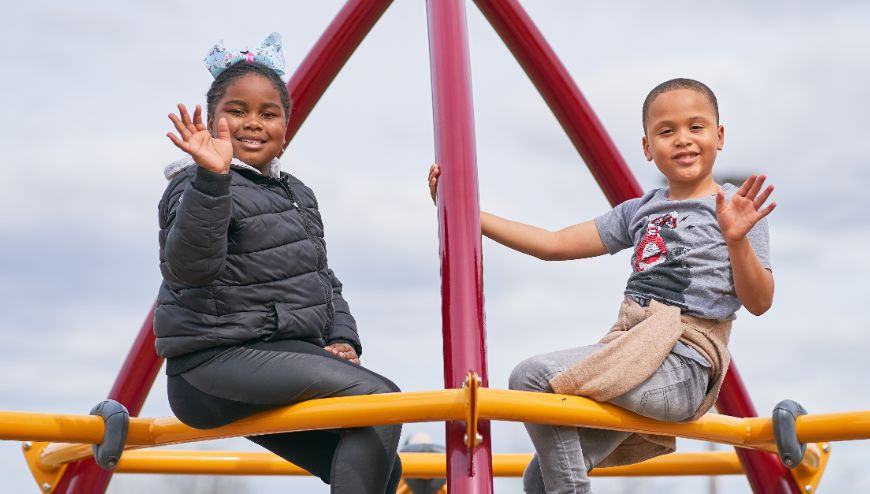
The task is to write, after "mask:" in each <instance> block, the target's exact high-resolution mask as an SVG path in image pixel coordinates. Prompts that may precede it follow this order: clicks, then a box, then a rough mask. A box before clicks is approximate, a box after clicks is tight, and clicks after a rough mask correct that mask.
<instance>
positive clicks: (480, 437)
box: [474, 432, 483, 444]
mask: <svg viewBox="0 0 870 494" xmlns="http://www.w3.org/2000/svg"><path fill="white" fill-rule="evenodd" d="M474 438H475V439H476V440H477V444H481V443H483V434H481V433H479V432H478V433H477V434H475V437H474Z"/></svg>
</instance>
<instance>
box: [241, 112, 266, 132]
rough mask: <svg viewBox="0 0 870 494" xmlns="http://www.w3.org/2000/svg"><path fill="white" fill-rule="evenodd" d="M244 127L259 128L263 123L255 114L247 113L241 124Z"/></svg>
mask: <svg viewBox="0 0 870 494" xmlns="http://www.w3.org/2000/svg"><path fill="white" fill-rule="evenodd" d="M243 125H244V126H245V128H246V129H261V128H263V124H262V123H261V122H260V119H259V118H258V117H257V116H255V115H249V116H248V118H246V119H245V122H244V124H243Z"/></svg>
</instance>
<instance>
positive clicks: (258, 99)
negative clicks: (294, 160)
mask: <svg viewBox="0 0 870 494" xmlns="http://www.w3.org/2000/svg"><path fill="white" fill-rule="evenodd" d="M221 118H226V119H227V124H228V125H229V127H230V139H231V140H232V143H233V156H235V157H236V158H238V159H240V160H242V161H243V162H245V163H247V164H249V165H251V166H253V167H256V168H257V169H259V170H260V171H261V172H263V174H264V175H268V174H269V163H270V162H271V161H272V158H274V157H276V156H278V154H279V153H280V152H281V151H282V150H283V149H284V135H285V133H286V132H287V118H286V116H285V114H284V107H283V106H282V105H281V96H280V95H279V94H278V90H276V89H275V87H274V86H273V85H272V83H271V82H270V81H269V80H268V79H266V78H265V77H263V76H260V75H257V74H248V75H245V76H242V77H240V78H239V79H238V80H236V81H235V82H233V83H232V84H231V85H230V86H229V87H227V90H226V92H225V93H224V95H223V97H222V98H221V99H220V101H218V103H217V106H216V107H215V114H214V115H210V116H209V117H208V127H209V129H210V130H211V131H212V134H213V135H217V130H216V129H217V122H218V120H219V119H221Z"/></svg>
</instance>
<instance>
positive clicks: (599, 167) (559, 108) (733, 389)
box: [475, 0, 800, 494]
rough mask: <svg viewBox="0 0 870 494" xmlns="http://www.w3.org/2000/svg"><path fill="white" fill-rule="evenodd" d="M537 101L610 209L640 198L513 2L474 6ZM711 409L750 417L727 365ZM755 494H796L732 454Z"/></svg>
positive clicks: (784, 481) (772, 471)
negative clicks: (548, 112) (589, 173)
mask: <svg viewBox="0 0 870 494" xmlns="http://www.w3.org/2000/svg"><path fill="white" fill-rule="evenodd" d="M475 3H476V4H477V6H478V7H479V8H480V10H481V12H483V15H484V16H485V17H486V18H487V20H489V22H490V24H492V26H493V28H494V29H495V30H496V31H497V32H498V34H499V36H501V38H502V40H503V41H504V42H505V44H506V45H507V47H508V48H509V49H510V51H511V53H513V55H514V57H516V59H517V61H518V62H519V63H520V65H521V66H522V67H523V70H525V71H526V74H527V75H528V76H529V78H530V79H531V80H532V82H533V83H534V84H535V87H537V88H538V91H539V92H540V93H541V96H543V97H544V100H545V101H546V102H547V105H549V107H550V109H551V110H552V111H553V113H554V114H555V115H556V118H557V119H558V120H559V123H560V124H561V125H562V127H563V128H564V129H565V132H566V133H567V134H568V137H569V138H570V139H571V142H572V143H574V146H575V147H576V148H577V151H578V152H579V153H580V155H581V156H582V157H583V160H584V161H585V162H586V164H587V166H588V167H589V169H590V170H591V171H592V174H593V175H594V176H595V179H596V180H597V181H598V184H599V185H600V186H601V189H602V190H603V191H604V194H605V196H606V197H607V199H608V200H609V201H610V203H611V204H612V205H616V204H619V203H621V202H623V201H626V200H628V199H631V198H633V197H638V196H640V195H641V194H642V193H643V190H642V189H641V188H640V185H639V184H638V183H637V181H636V180H635V179H634V176H633V175H632V174H631V171H630V170H629V169H628V167H627V166H626V164H625V161H624V160H623V159H622V157H621V156H620V154H619V151H617V149H616V146H615V145H614V144H613V142H612V141H611V140H610V137H609V136H608V135H607V132H606V131H605V130H604V127H603V126H602V125H601V123H600V122H599V120H598V118H597V117H596V116H595V113H594V112H593V111H592V108H591V107H590V106H589V103H587V101H586V99H585V98H584V97H583V95H582V94H581V93H580V90H579V88H578V87H577V85H576V84H575V83H574V81H573V80H572V79H571V76H570V75H569V74H568V71H567V70H566V69H565V67H564V66H563V65H562V63H561V62H560V61H559V58H558V57H557V56H556V54H555V53H554V52H553V49H552V48H551V47H550V45H549V44H548V43H547V41H546V40H545V39H544V37H543V35H541V33H540V31H538V28H537V27H536V26H535V24H534V22H532V20H531V19H530V18H529V16H528V14H526V12H525V11H524V10H523V8H522V7H521V6H520V4H519V3H518V2H517V1H516V0H498V1H496V0H475ZM717 408H718V409H719V411H720V412H722V413H725V414H728V415H733V416H736V417H755V416H757V415H756V412H755V409H754V407H753V406H752V400H751V399H750V398H749V393H747V391H746V387H745V386H744V385H743V382H742V381H741V380H740V378H739V374H738V373H737V366H736V365H735V364H734V362H733V361H732V362H731V367H730V371H729V372H728V374H727V375H726V377H725V382H724V384H723V386H722V391H721V392H720V394H719V400H718V402H717ZM737 454H738V455H739V457H740V462H741V463H742V464H743V468H744V471H746V475H747V478H748V479H749V484H750V485H751V486H752V489H753V492H755V493H756V494H780V493H784V494H786V493H787V494H799V492H800V491H799V489H798V488H797V484H795V481H794V478H793V477H792V475H791V473H790V472H789V471H788V469H786V468H785V466H783V465H782V464H781V463H780V462H779V461H778V460H777V459H776V456H774V455H771V454H767V453H760V452H755V451H747V450H743V449H740V448H737Z"/></svg>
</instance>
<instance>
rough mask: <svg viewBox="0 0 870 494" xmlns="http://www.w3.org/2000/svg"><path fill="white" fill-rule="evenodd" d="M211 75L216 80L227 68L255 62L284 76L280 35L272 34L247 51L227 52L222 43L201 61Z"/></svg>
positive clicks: (215, 46)
mask: <svg viewBox="0 0 870 494" xmlns="http://www.w3.org/2000/svg"><path fill="white" fill-rule="evenodd" d="M202 61H203V62H205V66H206V67H207V68H208V71H209V72H211V75H212V76H214V77H215V78H217V76H219V75H220V73H221V72H223V71H224V70H226V69H227V68H228V67H229V66H231V65H235V64H237V63H239V62H256V63H258V64H261V65H265V66H266V67H269V68H270V69H272V70H274V71H275V72H276V73H277V74H278V75H284V52H283V51H281V35H280V34H278V33H272V34H270V35H269V36H267V37H266V39H264V40H263V42H262V43H260V46H258V47H257V48H255V49H253V50H250V51H247V50H227V49H226V48H224V45H223V41H221V42H219V43H217V44H216V45H214V47H212V49H211V50H209V52H208V55H206V57H205V58H204V59H203V60H202Z"/></svg>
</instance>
